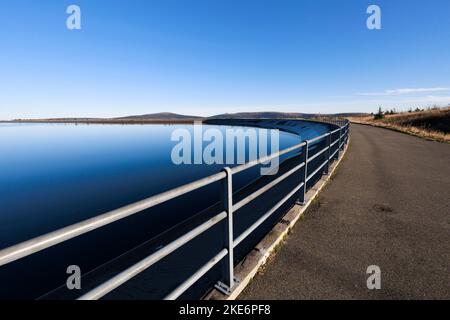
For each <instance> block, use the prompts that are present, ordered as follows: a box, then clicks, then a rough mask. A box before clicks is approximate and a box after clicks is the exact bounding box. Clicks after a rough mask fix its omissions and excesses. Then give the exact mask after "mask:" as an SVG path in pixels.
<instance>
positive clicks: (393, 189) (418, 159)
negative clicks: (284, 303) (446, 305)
mask: <svg viewBox="0 0 450 320" xmlns="http://www.w3.org/2000/svg"><path fill="white" fill-rule="evenodd" d="M370 265H377V266H379V267H380V269H381V289H380V290H369V289H367V285H366V282H367V278H368V277H369V275H367V274H366V271H367V267H368V266H370ZM239 298H240V299H450V145H448V144H441V143H437V142H430V141H426V140H423V139H420V138H416V137H413V136H409V135H406V134H402V133H397V132H394V131H390V130H386V129H380V128H373V127H369V126H362V125H352V126H351V142H350V145H349V149H348V151H347V155H346V157H345V159H344V160H343V161H342V163H341V164H340V167H339V168H338V169H337V173H336V175H335V176H334V177H333V179H332V181H331V182H330V183H329V184H328V186H327V187H326V188H325V189H324V191H323V192H322V193H321V195H320V197H319V199H318V201H316V203H314V204H313V205H312V206H311V207H310V208H309V210H308V211H307V212H306V214H305V216H304V218H303V219H302V220H301V221H299V223H297V225H296V226H295V227H294V229H293V231H292V233H291V234H290V235H289V236H288V238H287V239H286V243H285V244H284V245H283V246H282V248H281V249H280V250H279V251H278V252H277V254H276V255H275V256H274V257H273V259H272V260H271V261H270V262H269V263H268V264H267V265H266V267H265V269H264V270H263V271H262V272H261V274H259V275H258V276H257V277H256V278H255V279H254V280H253V281H252V282H251V284H250V285H249V286H248V287H247V288H246V289H245V291H244V292H243V293H242V294H241V296H240V297H239Z"/></svg>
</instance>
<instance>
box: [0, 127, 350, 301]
mask: <svg viewBox="0 0 450 320" xmlns="http://www.w3.org/2000/svg"><path fill="white" fill-rule="evenodd" d="M337 133H339V134H337ZM348 134H349V123H348V122H346V123H345V124H343V125H342V126H340V127H339V128H338V129H336V130H334V131H331V132H328V133H326V134H323V135H321V136H319V137H316V138H314V139H311V140H307V141H304V142H302V143H299V144H297V145H295V146H293V147H290V148H287V149H284V150H282V151H279V152H276V153H274V154H271V155H269V156H266V157H263V158H260V159H258V160H254V161H251V162H248V163H246V164H242V165H239V166H236V167H233V168H225V169H224V170H223V171H222V172H219V173H216V174H214V175H211V176H209V177H206V178H203V179H200V180H197V181H194V182H192V183H189V184H186V185H183V186H180V187H178V188H174V189H172V190H169V191H166V192H163V193H160V194H158V195H155V196H152V197H149V198H147V199H144V200H142V201H139V202H136V203H133V204H130V205H128V206H125V207H122V208H119V209H116V210H113V211H110V212H107V213H104V214H102V215H99V216H96V217H93V218H91V219H87V220H84V221H82V222H79V223H76V224H73V225H71V226H68V227H65V228H62V229H59V230H56V231H54V232H50V233H48V234H45V235H43V236H39V237H36V238H34V239H31V240H28V241H25V242H22V243H19V244H17V245H14V246H11V247H9V248H6V249H3V250H0V267H1V266H3V265H6V264H8V263H11V262H13V261H16V260H19V259H21V258H24V257H26V256H29V255H31V254H33V253H36V252H39V251H42V250H44V249H47V248H49V247H52V246H55V245H57V244H59V243H62V242H65V241H67V240H69V239H73V238H75V237H78V236H80V235H83V234H85V233H88V232H90V231H93V230H96V229H98V228H101V227H103V226H106V225H108V224H111V223H113V222H115V221H118V220H121V219H124V218H126V217H129V216H131V215H134V214H136V213H138V212H141V211H143V210H146V209H149V208H151V207H155V206H157V205H159V204H162V203H164V202H166V201H169V200H171V199H174V198H177V197H179V196H182V195H184V194H186V193H189V192H191V191H194V190H197V189H200V188H203V187H205V186H208V185H210V184H212V183H214V182H218V181H220V182H222V188H223V192H222V202H223V211H222V212H220V213H219V214H217V215H215V216H214V217H212V218H210V219H209V220H207V221H205V222H204V223H202V224H201V225H199V226H197V227H196V228H194V229H193V230H191V231H189V232H188V233H186V234H184V235H183V236H181V237H179V238H178V239H176V240H174V241H172V242H171V243H169V244H168V245H166V246H164V247H163V248H161V249H159V250H158V251H156V252H155V253H153V254H151V255H150V256H148V257H147V258H145V259H143V260H141V261H140V262H138V263H136V264H134V265H132V266H131V267H129V268H128V269H126V270H124V271H122V272H120V273H119V274H117V275H116V276H114V277H112V278H111V279H109V280H108V281H106V282H104V283H103V284H101V285H100V286H98V287H96V288H94V289H93V290H91V291H89V292H87V293H86V294H84V295H83V296H81V297H79V298H78V299H79V300H94V299H100V298H102V297H103V296H105V295H106V294H108V293H110V292H111V291H113V290H114V289H116V288H117V287H119V286H120V285H122V284H124V283H125V282H127V281H128V280H130V279H132V278H133V277H135V276H136V275H138V274H140V273H141V272H143V271H144V270H146V269H148V268H149V267H150V266H152V265H154V264H155V263H157V262H158V261H160V260H161V259H163V258H164V257H166V256H168V255H169V254H171V253H172V252H174V251H175V250H177V249H179V248H180V247H182V246H183V245H185V244H187V243H188V242H190V241H191V240H193V239H194V238H196V237H197V236H199V235H200V234H202V233H204V232H205V231H206V230H209V229H210V228H212V227H213V226H215V225H217V224H218V223H219V222H221V221H223V220H226V224H225V226H226V228H225V230H224V239H225V241H224V244H223V249H222V250H221V251H220V252H219V253H217V255H216V256H214V257H213V258H212V259H211V260H210V261H209V262H207V263H206V264H205V265H203V266H202V267H201V268H200V269H198V270H197V271H196V272H195V273H194V274H193V275H192V276H190V277H189V278H188V279H187V280H185V281H184V282H183V283H181V284H180V285H179V286H178V287H177V288H176V289H175V290H173V291H172V292H171V293H170V294H169V295H167V296H166V297H165V299H169V300H173V299H177V298H178V297H179V296H180V295H182V294H183V293H184V292H185V291H186V290H187V289H189V288H190V287H191V286H192V285H193V284H194V283H195V282H196V281H198V280H199V279H200V278H201V277H202V276H203V275H205V274H206V273H207V272H208V271H209V270H211V269H212V268H213V267H214V266H215V265H216V264H218V263H219V262H220V261H222V259H224V258H226V259H227V260H226V268H225V274H224V276H223V279H224V281H223V282H219V283H218V284H217V285H216V288H217V289H219V290H221V291H222V292H224V293H226V294H230V293H231V292H232V290H233V288H234V286H235V278H234V270H233V269H234V257H233V252H234V248H235V247H236V246H238V245H239V244H240V243H241V242H242V241H243V240H245V239H246V238H247V237H248V236H249V235H250V234H252V232H253V231H255V230H256V229H257V228H258V227H259V226H260V225H261V224H262V223H263V222H265V221H266V220H267V219H268V218H269V217H270V216H271V215H272V214H273V213H274V212H275V211H277V210H278V209H279V208H280V207H281V206H282V205H283V204H284V203H286V201H287V200H288V199H290V198H291V197H293V196H294V195H295V194H298V202H299V203H300V204H304V203H305V194H306V191H307V183H308V181H310V180H311V179H312V178H313V177H314V176H315V175H316V174H318V173H319V172H320V170H323V172H324V174H328V171H329V166H330V163H331V161H333V159H336V158H338V157H339V153H340V151H342V150H343V147H344V145H345V144H346V143H347V141H348ZM333 136H335V137H334V138H333ZM325 139H326V140H325ZM323 140H325V141H326V147H324V148H323V149H321V150H319V151H317V152H316V153H315V154H314V155H313V156H311V157H309V151H310V146H311V145H312V144H314V143H318V142H319V141H323ZM336 144H338V147H337V148H336V150H335V151H334V152H333V153H331V152H332V151H331V150H332V149H333V147H334V146H335V145H336ZM301 148H303V152H302V157H301V163H300V164H298V165H297V166H295V167H294V168H293V169H291V170H289V171H287V172H286V173H284V174H282V175H281V176H280V177H278V178H276V179H275V180H273V181H272V182H270V183H268V184H266V185H265V186H263V187H262V188H260V189H258V190H257V191H255V192H254V193H252V194H250V195H248V196H247V197H245V198H244V199H242V200H240V201H239V202H237V203H233V175H235V174H237V173H239V172H241V171H244V170H246V169H249V168H252V167H254V166H256V165H259V164H263V163H266V162H268V161H270V160H272V159H274V158H277V157H280V156H282V155H285V154H287V153H289V152H292V151H296V150H299V149H301ZM323 154H326V160H325V161H324V162H323V163H321V164H320V165H319V166H318V167H317V168H316V169H315V170H314V171H313V172H308V164H310V163H311V162H312V161H313V160H315V159H316V158H318V157H319V156H320V155H323ZM302 168H303V175H302V178H301V181H299V182H298V185H297V186H296V187H295V188H294V189H293V190H291V191H290V192H289V193H288V194H287V195H286V196H285V197H283V198H282V199H281V200H280V201H279V202H278V203H277V204H275V205H274V206H273V207H272V208H271V209H270V210H269V211H267V212H266V213H265V214H264V215H263V216H261V217H260V218H259V219H258V220H257V221H256V222H254V223H253V224H252V225H251V226H250V227H249V228H248V229H247V230H245V231H244V232H243V233H242V234H241V235H240V236H238V237H237V238H236V239H234V236H233V212H234V211H237V210H239V209H240V208H242V207H244V206H246V205H247V204H249V203H250V202H252V201H254V200H255V199H257V198H258V197H259V196H261V195H262V194H264V193H265V192H267V191H268V190H270V189H272V188H273V187H275V186H276V185H278V184H279V183H280V182H281V181H283V180H285V179H287V178H288V177H290V176H292V175H293V174H294V173H295V172H298V171H299V170H300V169H302Z"/></svg>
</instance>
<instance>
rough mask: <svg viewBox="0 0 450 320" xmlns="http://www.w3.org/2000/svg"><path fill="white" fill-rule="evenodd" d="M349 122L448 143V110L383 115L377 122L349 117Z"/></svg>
mask: <svg viewBox="0 0 450 320" xmlns="http://www.w3.org/2000/svg"><path fill="white" fill-rule="evenodd" d="M349 120H350V121H351V122H353V123H360V124H368V125H372V126H376V127H382V128H387V129H391V130H395V131H399V132H403V133H408V134H411V135H414V136H417V137H421V138H425V139H428V140H433V141H439V142H445V143H450V108H444V109H432V110H426V111H420V112H404V113H399V114H394V115H385V117H384V118H383V119H378V120H375V119H374V116H362V117H349Z"/></svg>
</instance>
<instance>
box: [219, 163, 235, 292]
mask: <svg viewBox="0 0 450 320" xmlns="http://www.w3.org/2000/svg"><path fill="white" fill-rule="evenodd" d="M224 171H225V173H226V174H227V176H226V178H225V180H223V185H222V203H223V208H224V210H225V212H226V213H227V218H226V220H225V226H224V246H225V248H226V249H227V250H228V255H227V256H226V257H225V258H226V259H227V260H226V261H225V268H224V277H223V280H224V282H221V281H219V282H218V283H217V284H216V286H215V287H216V289H218V290H219V291H221V292H222V293H224V294H226V295H230V294H231V290H233V287H234V282H235V279H234V235H233V172H232V171H231V169H230V168H228V167H226V168H224Z"/></svg>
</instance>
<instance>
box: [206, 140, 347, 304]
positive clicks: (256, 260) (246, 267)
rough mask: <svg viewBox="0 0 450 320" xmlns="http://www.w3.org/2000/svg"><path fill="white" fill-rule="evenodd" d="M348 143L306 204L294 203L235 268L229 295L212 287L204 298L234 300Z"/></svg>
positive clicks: (271, 253) (318, 190)
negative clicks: (234, 285) (234, 279)
mask: <svg viewBox="0 0 450 320" xmlns="http://www.w3.org/2000/svg"><path fill="white" fill-rule="evenodd" d="M349 145H350V138H349V139H348V143H347V144H346V146H345V148H344V152H343V153H342V154H341V157H340V158H339V159H338V160H337V161H335V162H334V163H332V164H331V166H330V171H329V172H330V173H329V174H328V175H325V176H322V178H321V179H320V180H319V181H318V182H317V183H316V184H315V185H314V187H312V188H311V189H310V190H309V191H308V192H307V194H306V204H305V205H303V206H300V205H295V206H294V207H293V208H292V209H291V210H289V212H288V213H286V215H285V216H284V217H283V219H282V220H281V221H280V222H279V223H278V224H276V225H275V227H274V228H273V229H272V230H271V231H270V232H269V233H268V234H267V235H266V236H265V237H264V238H263V239H262V240H261V242H259V243H258V245H257V246H256V247H255V249H253V250H252V251H251V252H250V253H249V254H248V255H247V256H246V257H245V258H244V259H243V260H242V261H241V262H240V263H239V264H238V265H237V266H236V267H235V268H234V274H235V277H237V278H238V279H239V280H240V282H239V284H238V285H237V286H236V287H235V288H234V290H233V292H232V293H231V295H229V296H227V295H225V294H223V293H221V292H220V291H218V290H216V289H213V290H212V291H211V292H210V293H209V294H208V295H207V296H206V297H205V300H236V299H237V297H238V296H239V295H240V294H241V293H242V291H243V290H244V289H245V287H247V285H248V284H249V283H250V281H251V280H252V279H253V278H254V277H255V276H256V274H257V273H258V271H259V269H260V268H261V267H262V266H264V265H265V264H266V262H267V261H268V259H269V257H270V256H271V255H273V254H275V249H276V248H277V247H278V246H279V245H280V244H281V243H282V241H283V239H284V238H285V237H286V236H287V235H288V233H289V231H290V230H291V229H292V228H293V227H294V226H295V224H296V223H297V221H298V220H299V219H300V218H301V216H302V215H303V214H304V213H305V211H306V210H307V209H308V207H309V206H310V204H311V203H312V202H313V201H314V199H315V198H316V197H317V196H318V195H319V193H320V191H321V190H322V189H323V188H324V187H325V185H326V184H327V183H328V181H330V179H331V177H332V175H333V173H334V172H335V171H336V169H337V167H338V166H339V164H340V163H341V161H342V159H344V156H345V154H346V153H347V149H348V146H349Z"/></svg>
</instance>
